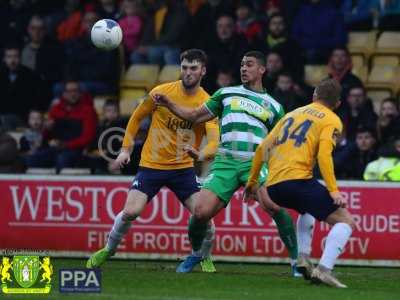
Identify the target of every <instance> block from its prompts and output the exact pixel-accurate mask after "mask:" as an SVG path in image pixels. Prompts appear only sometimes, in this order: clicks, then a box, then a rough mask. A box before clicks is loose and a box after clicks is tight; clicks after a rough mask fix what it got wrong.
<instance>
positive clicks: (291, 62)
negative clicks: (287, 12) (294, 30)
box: [253, 13, 305, 81]
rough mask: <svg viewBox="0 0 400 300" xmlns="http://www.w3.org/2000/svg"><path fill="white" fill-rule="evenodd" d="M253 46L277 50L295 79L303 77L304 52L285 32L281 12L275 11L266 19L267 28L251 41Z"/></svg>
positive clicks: (285, 27)
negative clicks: (253, 41) (256, 38)
mask: <svg viewBox="0 0 400 300" xmlns="http://www.w3.org/2000/svg"><path fill="white" fill-rule="evenodd" d="M253 46H254V48H256V49H260V50H261V51H263V52H265V53H268V52H270V51H274V52H278V53H279V54H280V55H281V57H282V60H283V63H284V65H285V66H286V68H287V69H288V70H289V71H290V72H291V73H292V74H293V76H294V77H295V79H296V81H299V80H300V81H301V80H303V77H304V61H305V58H304V53H303V50H302V49H301V48H300V47H299V45H298V44H297V42H296V41H295V40H294V39H292V38H291V37H290V36H289V35H288V32H287V24H286V22H285V19H284V17H283V15H282V14H280V13H275V14H273V15H271V17H270V18H269V20H268V26H267V30H265V31H264V32H263V33H262V36H261V37H259V38H258V40H256V41H255V43H253Z"/></svg>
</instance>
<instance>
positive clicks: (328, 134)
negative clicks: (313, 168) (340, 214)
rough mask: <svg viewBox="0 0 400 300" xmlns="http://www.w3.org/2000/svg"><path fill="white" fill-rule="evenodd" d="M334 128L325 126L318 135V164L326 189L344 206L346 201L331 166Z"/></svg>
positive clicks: (335, 201)
mask: <svg viewBox="0 0 400 300" xmlns="http://www.w3.org/2000/svg"><path fill="white" fill-rule="evenodd" d="M334 135H335V128H332V127H327V128H325V129H324V130H323V131H322V133H321V137H320V141H319V150H318V157H317V158H318V166H319V169H320V171H321V175H322V178H323V179H324V181H325V184H326V188H327V189H328V191H329V193H330V195H331V197H332V199H333V202H334V203H335V204H336V205H339V206H343V207H344V206H345V205H346V203H345V201H344V199H343V197H342V196H341V194H340V192H339V189H338V187H337V184H336V177H335V171H334V167H333V159H332V151H333V147H334V145H335V143H336V141H334V139H333V138H334Z"/></svg>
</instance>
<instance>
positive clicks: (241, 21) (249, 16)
mask: <svg viewBox="0 0 400 300" xmlns="http://www.w3.org/2000/svg"><path fill="white" fill-rule="evenodd" d="M236 18H237V19H236V32H238V33H240V34H243V35H244V36H245V37H246V39H247V42H248V43H249V44H252V43H253V42H254V41H255V39H256V38H257V37H258V36H259V35H260V34H261V31H262V26H261V23H260V22H258V21H257V20H256V18H255V15H254V12H253V7H252V4H251V2H250V1H245V0H242V1H240V2H239V4H238V5H237V7H236Z"/></svg>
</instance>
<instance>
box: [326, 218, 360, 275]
mask: <svg viewBox="0 0 400 300" xmlns="http://www.w3.org/2000/svg"><path fill="white" fill-rule="evenodd" d="M352 231H353V230H352V228H351V226H350V225H349V224H346V223H336V224H335V225H334V226H333V227H332V229H331V231H330V232H329V234H328V237H327V238H326V242H325V249H324V252H323V253H322V257H321V260H320V261H319V264H320V265H322V266H323V267H325V268H327V269H330V270H332V269H333V266H334V265H335V262H336V259H337V258H338V257H339V255H340V254H341V253H342V252H343V250H344V247H345V246H346V243H347V241H348V240H349V238H350V236H351V233H352Z"/></svg>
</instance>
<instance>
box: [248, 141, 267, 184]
mask: <svg viewBox="0 0 400 300" xmlns="http://www.w3.org/2000/svg"><path fill="white" fill-rule="evenodd" d="M269 144H270V141H269V137H267V138H265V139H264V140H263V142H262V143H261V144H260V145H258V147H257V149H256V152H255V154H254V157H253V162H252V165H251V170H250V175H249V179H248V180H247V184H246V187H254V186H256V185H257V184H258V177H259V175H260V171H261V168H262V165H263V163H264V161H266V160H267V151H268V150H269V147H268V146H269Z"/></svg>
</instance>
